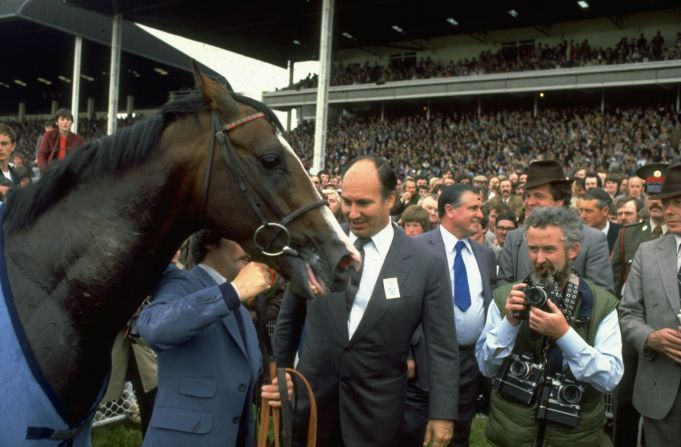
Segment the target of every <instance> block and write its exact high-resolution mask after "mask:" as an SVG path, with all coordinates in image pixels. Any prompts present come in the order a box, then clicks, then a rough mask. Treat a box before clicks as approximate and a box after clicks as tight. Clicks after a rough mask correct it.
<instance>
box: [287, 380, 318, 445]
mask: <svg viewBox="0 0 681 447" xmlns="http://www.w3.org/2000/svg"><path fill="white" fill-rule="evenodd" d="M286 372H287V373H289V374H293V375H295V376H296V377H298V378H299V379H300V381H301V382H303V385H305V390H306V391H307V396H308V398H309V399H310V420H309V421H308V423H307V447H315V446H316V444H317V399H315V397H314V393H313V392H312V386H311V385H310V382H308V381H307V379H306V378H305V376H303V375H302V374H301V373H299V372H298V371H296V370H295V369H291V368H286Z"/></svg>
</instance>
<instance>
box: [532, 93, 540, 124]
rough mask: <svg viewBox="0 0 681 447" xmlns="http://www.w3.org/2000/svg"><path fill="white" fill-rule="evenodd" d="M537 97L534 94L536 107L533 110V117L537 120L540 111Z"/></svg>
mask: <svg viewBox="0 0 681 447" xmlns="http://www.w3.org/2000/svg"><path fill="white" fill-rule="evenodd" d="M537 96H539V95H537V94H536V93H535V94H534V107H533V108H532V117H533V118H536V117H537V112H538V110H539V106H538V105H537Z"/></svg>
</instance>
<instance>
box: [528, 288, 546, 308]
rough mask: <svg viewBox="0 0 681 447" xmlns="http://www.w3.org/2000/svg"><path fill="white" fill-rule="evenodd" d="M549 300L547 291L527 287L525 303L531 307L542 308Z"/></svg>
mask: <svg viewBox="0 0 681 447" xmlns="http://www.w3.org/2000/svg"><path fill="white" fill-rule="evenodd" d="M547 299H548V297H547V295H546V291H544V289H543V288H541V287H527V288H526V289H525V302H526V303H527V304H528V305H529V306H536V307H541V306H543V305H544V304H546V300H547Z"/></svg>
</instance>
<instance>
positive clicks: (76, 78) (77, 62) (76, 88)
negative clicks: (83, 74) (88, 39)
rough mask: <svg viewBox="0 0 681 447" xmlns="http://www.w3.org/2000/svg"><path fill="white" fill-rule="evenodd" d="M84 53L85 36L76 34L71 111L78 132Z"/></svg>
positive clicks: (74, 130)
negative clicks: (81, 70) (81, 69)
mask: <svg viewBox="0 0 681 447" xmlns="http://www.w3.org/2000/svg"><path fill="white" fill-rule="evenodd" d="M82 55H83V38H82V37H80V36H76V38H75V43H74V46H73V78H72V81H71V113H73V126H72V129H73V132H74V133H78V112H79V108H78V104H79V103H80V67H81V59H82Z"/></svg>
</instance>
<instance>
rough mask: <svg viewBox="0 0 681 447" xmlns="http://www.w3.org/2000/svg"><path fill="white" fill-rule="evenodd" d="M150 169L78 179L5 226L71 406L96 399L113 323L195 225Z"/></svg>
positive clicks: (11, 270) (26, 307)
mask: <svg viewBox="0 0 681 447" xmlns="http://www.w3.org/2000/svg"><path fill="white" fill-rule="evenodd" d="M143 176H144V175H143V174H137V177H136V176H135V174H134V173H133V174H130V175H129V176H126V177H127V178H119V179H115V180H114V179H113V178H109V179H103V180H99V181H98V182H97V183H96V185H97V186H96V187H95V186H94V185H95V182H92V185H87V184H85V185H81V186H79V187H77V188H75V190H74V191H73V192H71V193H69V194H68V195H67V196H66V197H64V198H63V199H62V200H60V202H59V203H58V204H55V206H53V207H52V208H51V209H49V210H48V211H46V212H45V213H44V214H43V215H42V216H41V217H40V218H38V219H37V220H36V221H35V223H34V224H33V225H31V227H30V228H27V229H24V230H20V231H15V232H13V233H11V234H7V233H5V241H6V243H5V256H6V260H7V267H8V274H9V278H10V284H11V287H12V290H13V295H14V299H15V302H16V307H17V311H18V314H19V317H20V319H21V321H22V324H23V326H24V329H25V332H26V335H27V337H28V339H29V341H30V343H31V347H32V349H33V352H34V354H35V356H36V360H37V362H38V364H39V365H40V367H41V370H42V371H43V373H44V374H45V376H46V378H47V379H48V382H49V383H50V384H51V385H52V386H53V388H54V389H55V391H56V392H57V395H58V396H60V397H62V398H63V399H65V400H69V401H68V402H66V403H67V405H69V406H71V405H72V408H71V410H72V411H73V413H74V415H75V414H78V413H82V411H84V409H86V408H87V403H88V402H89V403H91V402H93V401H94V397H95V395H96V393H97V390H98V388H99V387H100V386H101V383H102V380H103V378H104V374H105V372H106V370H107V368H108V365H109V358H110V357H109V355H110V348H111V346H112V345H113V339H114V337H115V335H116V333H117V332H118V331H119V330H121V329H122V328H123V327H124V325H125V322H126V321H127V319H129V318H130V316H131V315H132V314H133V312H134V310H135V309H136V308H137V307H138V306H139V304H140V303H141V302H142V300H143V299H144V298H145V296H146V295H147V294H148V293H149V292H150V291H151V288H152V287H153V285H154V284H155V282H156V281H157V280H158V277H159V276H160V274H161V273H162V271H163V270H164V268H165V267H166V266H167V264H168V262H169V261H170V259H171V258H172V255H173V253H174V250H176V249H177V247H178V246H179V245H180V243H181V242H182V240H183V238H184V237H186V235H187V234H189V232H190V231H191V229H192V228H191V227H192V223H191V222H190V220H189V218H188V217H187V211H190V212H191V209H190V208H189V206H188V204H187V203H182V201H183V200H187V199H186V197H182V196H181V195H179V194H178V193H177V191H176V190H174V189H173V188H170V187H169V186H168V183H169V182H168V181H166V182H164V181H162V180H159V179H158V178H155V181H152V180H151V179H150V178H154V177H153V176H151V177H150V176H147V177H148V178H141V177H143ZM131 185H136V186H134V187H133V186H131ZM178 202H180V203H178ZM55 340H62V342H61V343H55ZM103 346H105V347H108V348H109V349H108V350H107V349H102V347H103ZM74 384H77V385H76V386H78V387H79V389H78V390H73V389H71V388H72V387H73V386H74ZM81 387H82V388H81ZM93 393H94V395H93ZM81 395H82V398H81V397H80V396H81ZM74 396H75V398H74Z"/></svg>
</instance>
